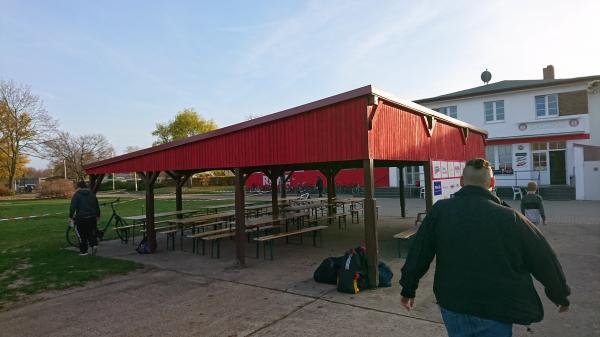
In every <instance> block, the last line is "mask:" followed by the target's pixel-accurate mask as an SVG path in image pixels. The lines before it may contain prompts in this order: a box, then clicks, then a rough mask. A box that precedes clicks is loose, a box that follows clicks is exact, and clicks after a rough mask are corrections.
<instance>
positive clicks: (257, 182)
mask: <svg viewBox="0 0 600 337" xmlns="http://www.w3.org/2000/svg"><path fill="white" fill-rule="evenodd" d="M319 175H320V176H321V179H323V186H327V179H325V176H323V175H322V174H321V173H319V171H298V172H294V174H293V175H292V177H291V178H290V180H288V183H287V185H288V186H290V187H293V188H296V187H298V185H305V186H308V187H314V186H315V183H316V181H317V176H319ZM373 175H374V178H375V187H388V186H389V185H390V170H389V169H388V168H387V167H385V168H383V167H378V168H376V169H375V172H374V174H373ZM264 176H265V175H264V174H263V173H260V172H258V173H254V174H252V175H251V176H250V177H249V178H248V180H246V187H248V188H252V187H262V186H265V185H270V181H269V183H268V184H264V182H265V181H268V178H267V179H263V177H264ZM364 182H365V179H364V172H363V170H362V169H350V170H341V171H340V173H338V175H337V176H336V178H335V185H336V186H346V187H352V186H355V185H356V184H359V185H360V186H364V185H365V184H364Z"/></svg>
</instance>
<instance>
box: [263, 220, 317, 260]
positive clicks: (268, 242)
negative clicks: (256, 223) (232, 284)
mask: <svg viewBox="0 0 600 337" xmlns="http://www.w3.org/2000/svg"><path fill="white" fill-rule="evenodd" d="M326 228H327V226H313V227H304V228H301V229H297V230H293V231H288V232H281V233H276V234H270V235H265V236H261V237H257V238H255V239H254V241H256V258H257V259H258V256H259V255H260V254H259V245H260V243H261V242H262V243H263V245H264V247H263V258H265V259H266V254H267V246H268V247H269V252H270V256H271V260H273V247H274V241H275V239H280V238H288V237H291V236H294V235H300V237H301V238H302V235H303V234H304V233H313V246H315V247H316V246H317V235H319V239H320V244H321V246H322V245H323V236H322V234H321V231H322V230H324V229H326Z"/></svg>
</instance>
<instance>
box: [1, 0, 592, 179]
mask: <svg viewBox="0 0 600 337" xmlns="http://www.w3.org/2000/svg"><path fill="white" fill-rule="evenodd" d="M0 8H1V11H0V78H1V79H4V80H9V79H12V80H14V81H16V82H19V83H22V84H26V85H29V86H30V87H31V90H32V92H33V93H34V94H37V95H39V96H40V97H41V99H42V100H43V102H44V105H45V107H46V109H47V110H48V112H49V114H50V115H52V116H53V117H54V118H56V119H57V120H58V121H59V123H60V128H61V130H64V131H68V132H70V133H72V134H75V135H81V134H91V133H100V134H103V135H105V136H106V137H107V138H108V140H109V141H110V143H111V144H112V145H113V146H114V148H115V150H116V152H117V154H121V153H123V152H124V150H125V148H126V147H128V146H137V147H141V148H144V147H148V146H151V144H152V142H153V141H154V138H153V136H152V135H151V133H152V131H153V130H154V129H155V126H156V123H159V122H167V121H168V120H170V119H172V118H173V117H174V116H175V114H176V113H177V112H178V111H180V110H183V109H184V108H194V109H196V111H198V112H199V113H200V114H201V115H202V116H203V117H205V118H209V119H213V120H214V121H215V122H216V123H217V125H218V126H219V127H224V126H228V125H232V124H235V123H239V122H242V121H244V120H246V118H247V116H248V115H266V114H270V113H274V112H277V111H281V110H283V109H286V108H290V107H294V106H297V105H301V104H304V103H308V102H311V101H314V100H318V99H321V98H325V97H328V96H331V95H334V94H337V93H340V92H344V91H348V90H351V89H355V88H357V87H361V86H364V85H368V84H373V85H375V86H377V87H379V88H381V89H384V90H386V91H388V92H391V93H393V94H395V95H396V96H399V97H402V98H405V99H410V100H414V99H419V98H425V97H431V96H436V95H440V94H445V93H449V92H453V91H458V90H463V89H467V88H471V87H475V86H479V85H482V82H481V79H480V74H481V72H482V71H484V70H485V69H489V70H490V72H491V73H492V82H495V81H501V80H516V79H541V78H542V68H543V67H545V66H546V65H548V64H552V65H554V68H555V73H556V77H557V78H569V77H577V76H589V75H599V74H600V43H598V41H600V35H598V28H597V27H598V26H597V15H598V13H600V1H595V0H586V1H582V0H571V1H548V0H546V1H526V0H520V1H481V0H478V1H460V0H455V1H426V0H424V1H377V2H368V1H351V0H343V1H325V0H323V1H239V2H236V1H108V0H107V1H60V0H57V1H33V0H31V1H23V0H14V1H13V0H0ZM45 165H46V163H45V162H44V161H42V160H38V159H34V160H33V161H32V163H31V166H34V167H37V168H43V167H45Z"/></svg>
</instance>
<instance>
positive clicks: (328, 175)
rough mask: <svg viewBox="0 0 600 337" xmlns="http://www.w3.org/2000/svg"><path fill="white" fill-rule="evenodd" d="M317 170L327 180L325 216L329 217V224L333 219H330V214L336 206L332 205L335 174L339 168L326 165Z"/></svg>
mask: <svg viewBox="0 0 600 337" xmlns="http://www.w3.org/2000/svg"><path fill="white" fill-rule="evenodd" d="M319 171H320V172H321V173H322V174H323V175H324V176H325V180H326V181H327V205H328V206H327V216H329V217H330V218H329V219H328V221H327V222H328V223H329V224H331V223H332V221H333V220H332V219H331V216H332V215H333V214H335V212H336V208H335V207H334V206H332V204H333V203H334V201H335V198H336V193H335V176H336V175H337V174H338V173H339V172H340V169H339V168H334V167H326V168H323V169H320V170H319Z"/></svg>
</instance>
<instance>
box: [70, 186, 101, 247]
mask: <svg viewBox="0 0 600 337" xmlns="http://www.w3.org/2000/svg"><path fill="white" fill-rule="evenodd" d="M99 219H100V206H99V205H98V199H97V198H96V195H95V194H94V193H93V192H92V191H90V190H89V189H88V188H87V185H86V184H85V181H80V182H78V183H77V191H76V192H75V194H74V195H73V198H72V199H71V207H70V208H69V222H70V225H71V226H73V225H74V226H75V232H76V233H77V236H78V237H79V251H80V253H79V255H81V256H84V255H87V254H88V243H89V245H90V247H91V249H92V252H91V253H92V255H94V254H96V251H97V247H98V240H97V239H96V224H97V222H98V220H99Z"/></svg>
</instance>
